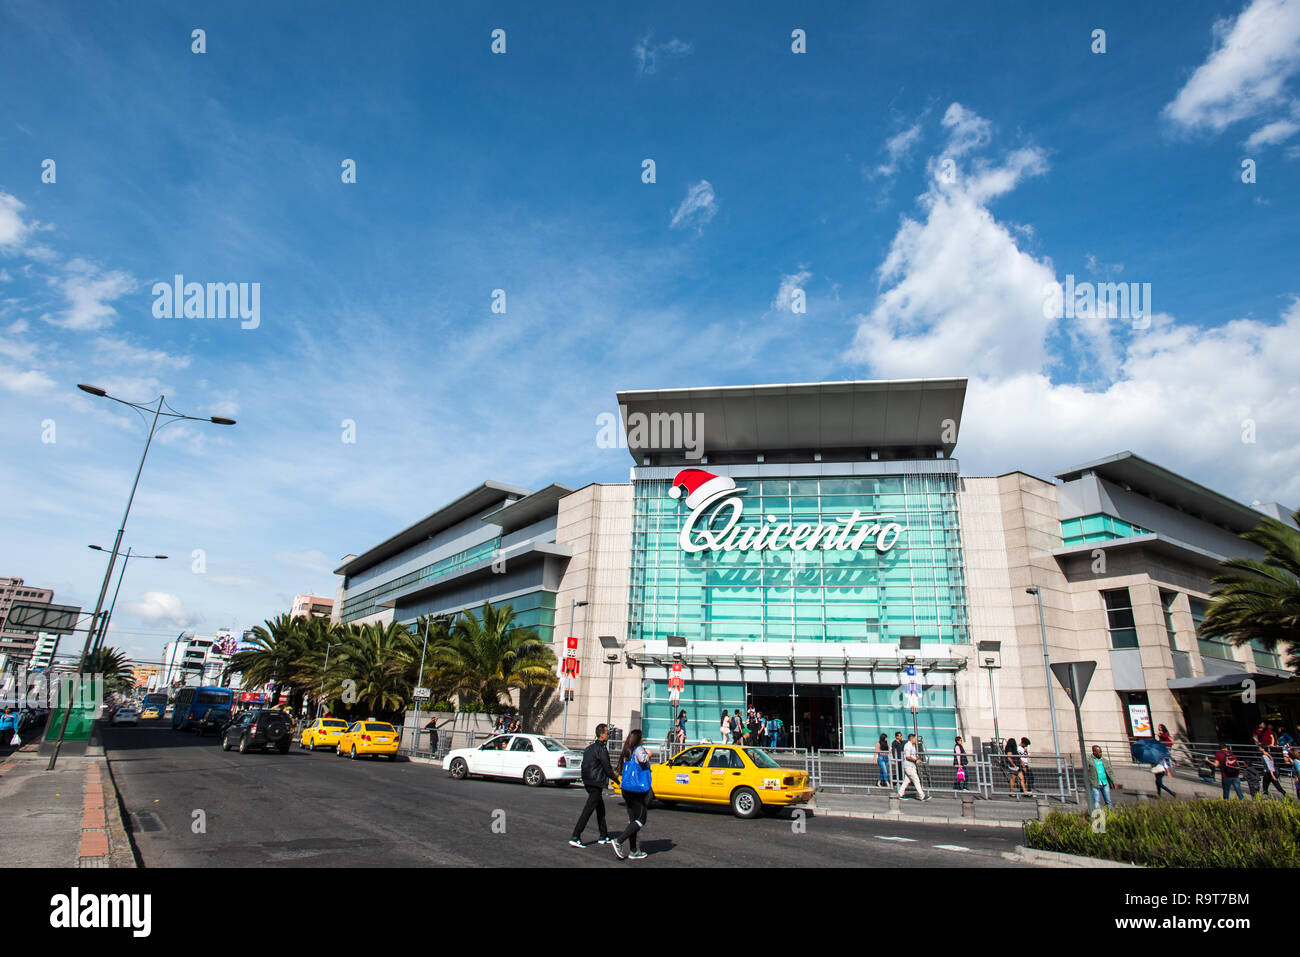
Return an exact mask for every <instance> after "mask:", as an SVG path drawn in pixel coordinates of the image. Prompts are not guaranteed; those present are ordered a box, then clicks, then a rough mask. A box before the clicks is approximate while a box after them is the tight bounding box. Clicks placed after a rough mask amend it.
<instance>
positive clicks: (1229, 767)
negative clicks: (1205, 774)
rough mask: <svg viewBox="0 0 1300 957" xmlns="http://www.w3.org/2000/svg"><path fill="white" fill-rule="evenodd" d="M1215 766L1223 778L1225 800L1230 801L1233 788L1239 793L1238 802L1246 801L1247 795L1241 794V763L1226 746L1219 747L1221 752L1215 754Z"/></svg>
mask: <svg viewBox="0 0 1300 957" xmlns="http://www.w3.org/2000/svg"><path fill="white" fill-rule="evenodd" d="M1213 764H1214V766H1215V767H1216V768H1218V769H1219V773H1220V774H1221V775H1222V776H1223V799H1224V800H1225V801H1226V800H1228V789H1229V788H1231V789H1232V790H1234V791H1236V792H1237V798H1238V800H1242V801H1244V800H1246V795H1244V794H1242V793H1241V762H1240V761H1238V760H1237V756H1236V755H1235V754H1233V753H1232V749H1231V748H1229V747H1228V746H1227V745H1226V744H1221V745H1219V750H1218V751H1216V752H1215V753H1214V761H1213Z"/></svg>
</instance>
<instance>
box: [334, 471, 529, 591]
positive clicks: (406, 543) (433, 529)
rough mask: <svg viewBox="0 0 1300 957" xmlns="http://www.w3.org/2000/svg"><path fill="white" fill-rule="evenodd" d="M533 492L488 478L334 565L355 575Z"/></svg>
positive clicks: (342, 573) (335, 571) (341, 573)
mask: <svg viewBox="0 0 1300 957" xmlns="http://www.w3.org/2000/svg"><path fill="white" fill-rule="evenodd" d="M529 494H531V493H530V491H529V490H528V489H526V488H520V487H519V486H517V485H506V484H505V483H504V482H491V481H488V482H484V483H483V484H482V485H479V486H476V487H474V488H472V489H470V490H469V491H468V492H466V493H465V494H464V495H462V496H461V497H460V498H458V499H456V500H455V501H453V502H448V503H447V504H446V505H444V506H443V507H442V508H440V509H438V510H437V511H436V512H433V513H431V514H429V515H426V516H425V517H424V518H422V519H420V520H419V521H418V522H416V523H415V524H414V525H411V526H409V527H407V528H404V529H402V531H400V532H398V533H397V534H396V535H394V536H393V537H392V538H388V539H385V540H384V541H382V542H380V543H379V544H378V545H376V546H375V547H374V548H371V549H370V550H369V551H366V552H363V553H362V554H361V555H358V556H357V557H356V558H353V559H351V560H350V561H346V562H344V563H343V564H342V565H340V566H339V567H338V568H336V569H334V574H335V575H354V574H356V573H357V572H359V571H364V570H365V569H367V568H369V567H371V566H372V565H375V564H377V563H378V562H381V561H383V560H384V559H385V558H391V557H392V556H393V555H397V554H399V553H400V552H403V551H405V550H406V549H408V548H410V547H411V546H412V545H417V544H419V543H420V542H422V541H424V540H426V539H428V538H432V537H433V536H434V535H436V534H437V533H438V532H441V531H442V530H443V529H447V528H450V527H451V526H453V525H455V524H456V523H457V522H463V521H464V520H465V519H467V518H470V517H471V516H474V515H477V514H478V513H479V512H481V511H483V510H484V509H486V508H490V507H491V506H492V505H494V504H496V503H497V502H501V501H505V500H506V499H508V498H511V499H514V498H523V497H524V496H526V495H529Z"/></svg>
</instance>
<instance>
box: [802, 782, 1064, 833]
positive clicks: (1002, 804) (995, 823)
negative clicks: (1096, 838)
mask: <svg viewBox="0 0 1300 957" xmlns="http://www.w3.org/2000/svg"><path fill="white" fill-rule="evenodd" d="M896 793H897V792H894V791H892V790H891V791H886V790H883V789H882V790H879V791H877V790H874V789H872V790H870V791H860V792H849V793H843V794H841V793H838V792H835V791H828V790H822V791H818V792H817V795H816V796H815V797H814V798H813V800H812V803H811V804H809V805H808V807H809V809H810V810H812V811H813V813H814V814H818V815H824V816H826V817H853V818H865V819H868V820H876V821H911V822H913V823H918V824H959V825H961V826H962V827H1014V828H1018V827H1021V826H1022V825H1023V824H1024V822H1025V821H1035V820H1037V819H1038V804H1037V802H1036V801H1034V800H1032V799H1025V800H1022V801H979V800H977V801H976V802H975V804H974V809H975V816H974V817H963V816H962V802H961V799H960V798H959V797H953V796H952V795H951V792H935V794H934V798H933V800H930V801H918V800H917V799H916V797H915V796H914V792H912V791H909V792H908V794H907V796H906V797H904V798H902V799H897V798H895V800H894V801H893V802H891V801H890V797H891V795H894V794H896ZM1061 806H1062V805H1061V804H1060V803H1059V802H1052V807H1058V808H1059V807H1061ZM1065 807H1068V808H1073V807H1075V805H1068V804H1067V805H1065Z"/></svg>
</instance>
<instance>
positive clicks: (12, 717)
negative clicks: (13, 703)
mask: <svg viewBox="0 0 1300 957" xmlns="http://www.w3.org/2000/svg"><path fill="white" fill-rule="evenodd" d="M16 737H18V715H16V714H14V709H13V708H5V713H4V715H3V717H0V748H4V749H5V750H9V749H10V748H16V747H18V745H17V744H15V743H14V741H13V739H14V738H16Z"/></svg>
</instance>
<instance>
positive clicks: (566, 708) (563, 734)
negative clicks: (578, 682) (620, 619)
mask: <svg viewBox="0 0 1300 957" xmlns="http://www.w3.org/2000/svg"><path fill="white" fill-rule="evenodd" d="M585 607H587V603H586V602H585V601H578V599H576V598H575V599H573V601H572V602H571V603H570V604H569V631H573V612H574V610H575V609H578V608H585ZM565 650H566V652H567V650H568V649H565ZM568 680H569V681H572V680H573V675H569V676H568ZM560 689H561V690H560V693H561V694H562V695H563V696H564V726H563V728H562V729H561V730H560V738H561V740H564V739H567V738H568V736H569V692H568V690H567V689H565V688H564V684H563V681H561V684H560Z"/></svg>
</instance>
